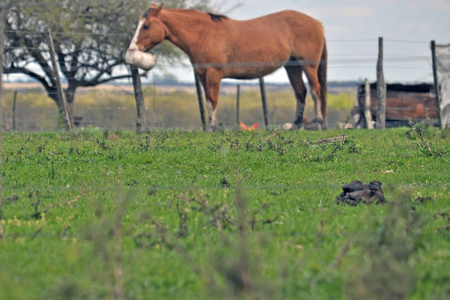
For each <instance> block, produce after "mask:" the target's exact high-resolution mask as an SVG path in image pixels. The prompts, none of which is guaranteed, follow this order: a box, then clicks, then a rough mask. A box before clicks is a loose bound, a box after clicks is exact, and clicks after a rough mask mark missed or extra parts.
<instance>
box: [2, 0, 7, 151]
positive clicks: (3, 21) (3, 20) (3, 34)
mask: <svg viewBox="0 0 450 300" xmlns="http://www.w3.org/2000/svg"><path fill="white" fill-rule="evenodd" d="M7 11H8V7H7V5H6V4H3V3H2V4H0V134H1V133H2V132H3V109H2V103H3V101H2V99H3V83H2V77H3V52H4V46H5V19H6V12H7ZM0 148H1V139H0Z"/></svg>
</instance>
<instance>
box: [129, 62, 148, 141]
mask: <svg viewBox="0 0 450 300" xmlns="http://www.w3.org/2000/svg"><path fill="white" fill-rule="evenodd" d="M130 71H131V79H132V81H133V88H134V99H135V100H136V111H137V115H136V131H137V132H143V131H144V130H145V128H146V127H147V120H146V116H145V102H144V93H143V92H142V83H141V76H139V69H138V68H137V67H136V66H133V65H130Z"/></svg>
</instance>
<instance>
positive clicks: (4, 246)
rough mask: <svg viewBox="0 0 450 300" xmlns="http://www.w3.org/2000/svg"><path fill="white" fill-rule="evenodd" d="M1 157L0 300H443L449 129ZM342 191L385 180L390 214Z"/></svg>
mask: <svg viewBox="0 0 450 300" xmlns="http://www.w3.org/2000/svg"><path fill="white" fill-rule="evenodd" d="M342 136H345V139H330V138H335V137H342ZM326 139H328V140H326ZM2 148H3V149H2V150H3V153H2V165H1V172H2V173H1V181H2V182H1V184H2V196H1V203H0V218H1V220H0V225H1V226H0V299H448V298H449V297H450V273H449V270H450V192H449V191H450V180H449V179H450V132H449V131H448V130H446V131H440V130H437V129H434V128H427V127H426V126H424V125H423V124H419V125H417V126H414V127H413V128H398V129H389V130H385V131H368V130H349V131H338V130H329V131H323V132H310V131H297V132H283V131H256V132H241V131H223V132H215V133H203V132H190V131H170V130H169V131H151V132H148V133H143V134H136V133H131V132H94V131H88V130H84V131H79V132H73V133H39V134H28V133H18V132H17V133H15V132H11V133H4V134H3V138H2ZM352 180H361V181H363V182H364V183H368V182H370V181H372V180H380V181H381V182H383V191H384V195H385V197H386V200H387V204H384V205H365V204H360V205H359V206H356V207H353V206H347V205H337V201H336V196H337V195H339V194H340V193H341V192H342V188H341V187H342V185H343V184H347V183H349V182H351V181H352Z"/></svg>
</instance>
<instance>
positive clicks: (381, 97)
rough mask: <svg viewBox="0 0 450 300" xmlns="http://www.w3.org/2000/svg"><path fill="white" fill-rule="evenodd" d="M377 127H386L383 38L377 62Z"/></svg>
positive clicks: (379, 44) (379, 43)
mask: <svg viewBox="0 0 450 300" xmlns="http://www.w3.org/2000/svg"><path fill="white" fill-rule="evenodd" d="M377 98H378V107H377V129H385V128H386V82H385V81H384V72H383V38H382V37H380V38H378V62H377Z"/></svg>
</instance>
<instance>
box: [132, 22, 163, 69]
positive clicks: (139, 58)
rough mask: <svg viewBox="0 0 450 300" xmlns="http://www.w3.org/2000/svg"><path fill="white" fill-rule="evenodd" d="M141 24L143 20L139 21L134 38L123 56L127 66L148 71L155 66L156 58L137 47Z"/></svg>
mask: <svg viewBox="0 0 450 300" xmlns="http://www.w3.org/2000/svg"><path fill="white" fill-rule="evenodd" d="M143 24H144V19H141V20H140V21H139V24H138V27H137V29H136V32H135V34H134V37H133V39H132V40H131V43H130V46H129V47H128V50H127V53H126V54H125V61H126V62H127V64H130V65H135V66H137V67H140V68H142V69H145V70H150V69H151V68H153V66H154V65H155V64H156V59H157V58H158V56H157V55H152V54H150V53H146V52H144V51H142V50H140V49H139V47H138V45H137V40H138V37H139V33H140V32H141V28H142V25H143Z"/></svg>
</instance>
